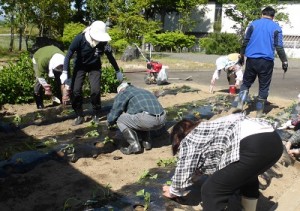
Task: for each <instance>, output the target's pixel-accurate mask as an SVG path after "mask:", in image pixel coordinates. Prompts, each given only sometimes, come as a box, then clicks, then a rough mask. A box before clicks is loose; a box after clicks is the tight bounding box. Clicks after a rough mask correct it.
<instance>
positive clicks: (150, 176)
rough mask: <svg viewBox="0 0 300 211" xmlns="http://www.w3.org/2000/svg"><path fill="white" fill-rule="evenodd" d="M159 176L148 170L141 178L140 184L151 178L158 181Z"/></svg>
mask: <svg viewBox="0 0 300 211" xmlns="http://www.w3.org/2000/svg"><path fill="white" fill-rule="evenodd" d="M157 177H158V175H157V174H154V175H152V174H150V172H149V171H148V170H145V171H144V172H143V174H142V175H141V176H140V178H139V180H138V181H139V182H142V181H143V180H144V179H146V178H149V179H157Z"/></svg>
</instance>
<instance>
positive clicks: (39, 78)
mask: <svg viewBox="0 0 300 211" xmlns="http://www.w3.org/2000/svg"><path fill="white" fill-rule="evenodd" d="M64 59H65V54H64V52H63V51H62V50H60V49H59V48H58V47H56V46H54V45H51V46H45V47H42V48H40V49H38V50H37V51H36V52H35V53H34V54H33V58H32V62H33V69H34V72H35V77H36V83H35V85H34V98H35V102H36V106H37V108H38V109H42V108H44V103H43V96H44V94H45V95H48V96H52V100H53V102H55V103H59V104H60V103H61V102H62V103H63V104H67V103H68V101H69V98H68V96H64V97H62V92H63V90H64V89H65V85H64V84H65V81H66V80H61V78H63V77H66V79H67V75H66V74H65V73H63V72H62V70H63V64H64ZM48 78H54V80H55V85H56V86H55V87H54V95H53V93H52V89H51V85H50V83H48V82H47V80H46V79H48Z"/></svg>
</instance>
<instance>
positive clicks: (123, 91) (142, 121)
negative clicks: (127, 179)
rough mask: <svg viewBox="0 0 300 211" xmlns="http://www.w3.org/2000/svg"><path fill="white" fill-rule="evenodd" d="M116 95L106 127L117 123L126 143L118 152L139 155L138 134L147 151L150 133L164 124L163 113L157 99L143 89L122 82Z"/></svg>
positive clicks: (149, 147) (164, 114)
mask: <svg viewBox="0 0 300 211" xmlns="http://www.w3.org/2000/svg"><path fill="white" fill-rule="evenodd" d="M117 92H118V94H117V96H116V97H115V99H114V103H113V107H112V109H111V111H110V113H109V114H108V116H107V123H108V125H109V127H110V126H112V125H114V124H117V125H118V127H119V129H120V131H121V132H122V133H123V136H124V138H125V139H126V140H127V142H128V143H129V146H128V147H123V148H121V152H122V153H123V154H126V155H129V154H138V153H141V152H142V148H141V145H140V143H139V137H138V135H140V137H141V139H142V144H143V147H144V148H145V149H146V150H150V149H151V148H152V146H151V140H150V131H151V130H157V129H160V128H162V127H163V126H164V125H165V121H166V112H165V111H164V109H163V107H162V106H161V104H160V103H159V101H158V100H157V97H156V96H155V95H154V94H153V93H151V92H149V91H147V90H145V89H141V88H137V87H135V86H133V85H131V84H129V83H127V82H123V83H121V84H120V85H119V86H118V88H117Z"/></svg>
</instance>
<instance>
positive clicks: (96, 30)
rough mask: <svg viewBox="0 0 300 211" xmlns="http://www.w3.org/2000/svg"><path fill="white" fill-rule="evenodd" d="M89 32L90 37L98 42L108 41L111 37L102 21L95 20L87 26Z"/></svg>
mask: <svg viewBox="0 0 300 211" xmlns="http://www.w3.org/2000/svg"><path fill="white" fill-rule="evenodd" d="M89 34H90V36H91V37H92V39H94V40H96V41H98V42H108V41H110V40H111V37H110V36H109V34H108V33H107V32H106V24H105V23H104V22H103V21H95V22H93V23H92V25H91V26H90V27H89Z"/></svg>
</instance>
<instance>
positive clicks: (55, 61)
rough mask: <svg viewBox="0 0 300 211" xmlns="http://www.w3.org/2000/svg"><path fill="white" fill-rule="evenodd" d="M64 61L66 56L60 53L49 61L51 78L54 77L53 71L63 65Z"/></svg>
mask: <svg viewBox="0 0 300 211" xmlns="http://www.w3.org/2000/svg"><path fill="white" fill-rule="evenodd" d="M64 60H65V56H64V55H62V54H60V53H56V54H54V55H53V56H52V57H51V59H50V61H49V74H48V75H49V77H50V78H53V77H54V73H53V69H55V68H56V67H58V66H59V65H63V64H64Z"/></svg>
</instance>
